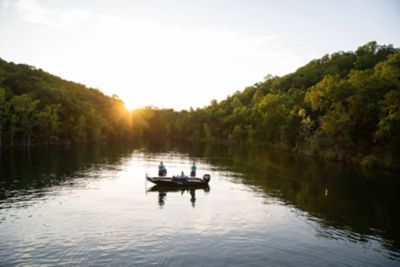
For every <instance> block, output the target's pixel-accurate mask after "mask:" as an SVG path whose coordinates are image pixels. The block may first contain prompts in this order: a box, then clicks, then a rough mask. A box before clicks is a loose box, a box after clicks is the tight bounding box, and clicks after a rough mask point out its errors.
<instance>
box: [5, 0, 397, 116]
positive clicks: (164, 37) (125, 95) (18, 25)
mask: <svg viewBox="0 0 400 267" xmlns="http://www.w3.org/2000/svg"><path fill="white" fill-rule="evenodd" d="M372 40H376V41H377V42H378V43H379V44H393V45H394V46H395V47H400V1H397V0H392V1H391V0H358V1H357V0H340V1H337V0H331V1H329V0H326V1H318V0H315V1H311V0H309V1H300V0H292V1H290V0H279V1H278V0H277V1H267V0H265V1H261V0H260V1H257V0H247V1H246V0H242V1H235V0H230V1H229V0H221V1H218V0H214V1H212V0H201V1H200V0H199V1H194V0H193V1H191V0H182V1H178V0H170V1H167V0H165V1H161V0H160V1H156V0H143V1H131V0H122V1H121V0H113V1H109V0H100V1H94V0H93V1H91V0H87V1H82V0H0V57H1V58H3V59H5V60H7V61H13V62H15V63H25V64H29V65H33V66H35V67H38V68H42V69H43V70H45V71H47V72H50V73H52V74H55V75H57V76H60V77H62V78H64V79H67V80H72V81H75V82H79V83H83V84H85V85H87V86H89V87H95V88H98V89H100V90H101V91H103V92H104V93H105V94H107V95H112V94H116V95H118V96H119V97H120V98H121V99H122V100H124V102H125V104H126V106H127V107H128V108H139V107H143V106H147V105H152V106H158V107H160V108H174V109H175V110H180V109H187V108H189V107H194V108H196V107H203V106H205V105H208V104H209V103H210V102H211V100H212V99H217V100H222V99H224V98H225V97H227V96H228V95H232V94H233V93H234V92H235V91H237V90H243V89H244V88H245V87H246V86H250V85H252V84H254V83H256V82H260V81H262V80H263V78H264V77H265V76H266V75H267V74H272V75H279V76H281V75H284V74H287V73H290V72H293V71H295V70H296V69H297V68H299V67H301V66H302V65H304V64H306V63H307V62H309V61H310V60H312V59H315V58H320V57H322V56H323V55H325V54H327V53H333V52H337V51H340V50H341V51H349V50H355V49H356V48H357V47H358V46H361V45H363V44H365V43H367V42H369V41H372Z"/></svg>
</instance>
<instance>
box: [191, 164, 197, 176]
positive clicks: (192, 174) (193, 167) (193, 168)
mask: <svg viewBox="0 0 400 267" xmlns="http://www.w3.org/2000/svg"><path fill="white" fill-rule="evenodd" d="M196 169H197V168H196V164H195V163H194V161H193V165H192V168H191V172H190V177H196Z"/></svg>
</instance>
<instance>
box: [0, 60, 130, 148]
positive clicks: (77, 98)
mask: <svg viewBox="0 0 400 267" xmlns="http://www.w3.org/2000/svg"><path fill="white" fill-rule="evenodd" d="M130 134H131V127H130V114H129V113H127V112H126V110H125V108H124V103H123V102H122V101H121V100H120V99H118V97H115V96H114V97H108V96H105V95H104V94H103V93H101V92H100V91H99V90H96V89H91V88H86V87H85V86H84V85H81V84H77V83H74V82H69V81H65V80H62V79H60V78H58V77H56V76H53V75H51V74H49V73H46V72H44V71H42V70H40V69H35V68H34V67H32V66H28V65H22V64H19V65H17V64H13V63H8V62H6V61H3V60H1V59H0V146H1V145H3V146H13V145H27V146H29V145H31V144H52V143H78V142H79V143H80V142H90V141H99V140H104V139H121V138H125V137H126V136H129V135H130Z"/></svg>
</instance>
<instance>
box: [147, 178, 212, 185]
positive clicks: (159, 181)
mask: <svg viewBox="0 0 400 267" xmlns="http://www.w3.org/2000/svg"><path fill="white" fill-rule="evenodd" d="M146 179H147V180H148V181H149V182H152V183H154V184H156V185H160V186H179V187H205V186H208V182H209V181H210V179H201V178H197V177H188V178H186V179H180V178H176V177H150V176H146Z"/></svg>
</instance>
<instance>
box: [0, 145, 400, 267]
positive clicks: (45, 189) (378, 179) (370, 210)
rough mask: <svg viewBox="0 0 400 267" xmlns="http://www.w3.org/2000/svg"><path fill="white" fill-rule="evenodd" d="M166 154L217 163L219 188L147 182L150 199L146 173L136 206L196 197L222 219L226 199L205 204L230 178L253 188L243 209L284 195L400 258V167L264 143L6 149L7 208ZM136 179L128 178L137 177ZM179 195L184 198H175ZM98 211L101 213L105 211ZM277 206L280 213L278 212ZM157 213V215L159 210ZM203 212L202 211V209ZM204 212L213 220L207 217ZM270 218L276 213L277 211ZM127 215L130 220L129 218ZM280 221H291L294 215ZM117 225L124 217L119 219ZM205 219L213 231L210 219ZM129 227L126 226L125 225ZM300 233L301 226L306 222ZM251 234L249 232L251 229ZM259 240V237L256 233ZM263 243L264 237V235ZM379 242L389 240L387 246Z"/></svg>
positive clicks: (0, 162) (0, 208) (309, 216)
mask: <svg viewBox="0 0 400 267" xmlns="http://www.w3.org/2000/svg"><path fill="white" fill-rule="evenodd" d="M160 155H162V156H163V157H166V158H173V157H175V160H176V161H175V162H173V163H171V168H174V166H175V168H176V169H181V167H182V166H186V165H187V159H188V158H190V159H196V160H198V161H199V162H200V163H201V164H203V165H207V166H209V167H210V168H211V169H212V170H211V172H214V173H215V174H216V175H215V177H216V179H213V180H212V182H211V183H212V184H211V185H212V186H213V194H211V195H210V196H209V197H208V198H207V199H206V198H200V196H201V195H202V194H199V193H203V192H205V193H208V192H209V191H210V188H209V187H207V188H204V189H185V188H183V189H182V188H171V187H169V188H165V187H159V186H153V187H151V188H150V189H149V190H147V193H148V194H150V195H151V198H152V197H153V196H154V200H153V199H151V201H150V206H146V205H147V202H146V201H147V200H148V199H150V198H148V199H144V198H143V187H142V186H143V180H140V182H139V181H138V182H137V184H135V186H136V187H140V188H141V190H142V191H140V194H137V195H135V197H136V198H135V201H132V203H130V204H131V205H132V206H134V207H135V209H132V210H138V213H141V212H143V213H146V212H147V213H146V214H149V213H151V212H154V210H157V211H159V209H157V208H156V209H154V208H153V209H152V207H154V206H155V207H157V205H158V206H159V207H160V208H164V207H165V208H164V209H163V213H164V214H170V215H171V216H170V217H173V216H176V214H173V213H172V212H173V210H174V209H176V210H179V209H182V208H184V207H185V205H184V204H186V203H187V204H188V205H187V206H189V203H190V205H191V206H192V207H193V208H195V209H191V208H190V206H189V209H190V210H191V211H193V213H194V212H195V211H196V212H198V214H199V213H200V212H199V211H200V210H201V211H202V213H201V214H202V216H205V217H206V216H210V217H211V215H210V214H213V213H212V210H211V211H210V209H211V208H213V209H214V210H213V211H214V212H215V214H217V215H216V216H215V217H213V218H214V219H219V218H220V215H221V214H224V212H225V211H224V210H221V207H222V205H221V207H220V206H218V205H214V206H212V205H208V206H207V205H204V206H203V207H202V204H203V203H206V202H207V201H208V203H209V201H210V199H213V200H218V201H219V202H213V203H222V204H223V203H226V202H227V201H228V199H227V198H229V197H230V195H228V194H225V195H224V194H221V191H223V190H222V189H224V190H225V189H226V187H225V186H228V187H231V186H233V187H234V186H235V185H239V186H241V187H243V188H244V190H247V191H246V193H245V194H244V195H245V197H246V198H245V200H243V201H242V202H238V203H240V205H243V211H239V212H245V210H246V208H248V206H247V205H248V202H249V200H252V201H255V202H257V200H254V199H253V198H252V196H254V195H257V196H261V199H264V200H265V202H263V203H264V204H263V205H264V206H263V208H264V209H263V208H260V209H259V210H256V211H255V212H254V213H249V214H248V217H247V218H255V217H257V216H262V215H264V214H265V213H266V210H267V211H268V207H269V205H270V203H271V202H270V200H271V199H276V200H277V201H278V202H279V205H278V206H279V207H280V208H282V209H293V210H294V213H295V214H302V215H301V216H304V218H303V219H304V221H306V222H307V223H308V224H310V225H313V227H314V228H313V232H312V233H313V234H315V235H316V236H317V237H319V238H321V239H324V240H335V241H336V240H338V241H350V242H352V243H355V244H356V245H359V244H361V247H362V246H364V247H367V246H370V244H371V243H373V244H374V243H379V245H382V246H383V249H382V250H385V249H387V251H386V252H385V253H383V254H390V255H392V256H391V257H393V258H395V260H396V259H397V260H398V259H399V253H398V252H399V251H400V213H399V212H398V203H400V194H398V189H399V188H400V179H398V177H399V175H398V174H399V173H398V172H389V171H382V170H367V169H362V168H359V167H354V166H350V165H343V164H337V163H329V162H323V161H317V160H313V159H306V158H301V157H295V156H293V155H288V154H284V153H273V152H270V151H263V150H261V149H259V148H253V149H248V148H243V147H240V146H235V147H229V146H215V145H213V146H210V145H202V144H183V143H174V144H168V142H166V143H163V144H158V143H150V144H132V145H129V146H128V145H123V146H115V145H113V146H110V145H106V146H85V147H79V148H34V149H32V150H9V151H7V150H3V151H2V153H1V157H0V215H2V214H1V213H4V214H6V213H7V214H10V216H14V215H13V214H11V211H13V212H14V210H13V208H19V207H24V208H25V207H27V205H32V203H38V202H40V201H43V199H46V198H49V197H53V196H54V194H61V193H60V191H61V190H58V189H57V188H58V187H60V188H61V187H63V188H64V189H65V188H72V189H71V191H72V190H73V189H74V188H75V189H76V187H83V188H85V186H86V185H87V184H89V183H90V181H93V180H96V181H97V180H99V179H97V178H98V174H99V173H103V175H102V177H103V178H104V177H106V176H107V175H104V173H105V172H107V170H110V169H118V168H120V167H121V165H123V162H124V160H132V161H136V164H137V165H138V166H139V165H140V166H143V165H146V164H147V165H148V166H150V167H149V168H152V167H153V166H156V165H157V163H158V157H159V156H160ZM171 155H173V156H171ZM182 159H183V160H182ZM180 160H181V161H180ZM139 170H140V171H138V172H136V173H134V174H133V173H129V177H130V178H129V179H133V178H131V177H133V176H134V175H138V176H140V177H142V176H143V175H144V173H145V172H144V170H143V169H139ZM213 178H214V176H213ZM129 179H127V180H128V181H130V180H129ZM222 187H223V188H222ZM131 189H132V188H131ZM132 190H133V189H132ZM196 191H197V192H196ZM110 194H111V195H109V196H107V197H108V198H109V200H110V202H107V201H104V203H103V204H104V205H107V204H109V203H118V205H116V206H115V207H117V210H118V208H119V207H121V206H123V205H124V203H125V202H126V201H129V200H130V199H129V197H133V196H132V195H133V194H132V195H128V196H129V197H128V196H125V195H123V196H125V197H126V199H123V197H121V199H119V198H118V197H119V196H115V195H114V194H113V192H111V193H110ZM104 199H107V198H106V196H103V195H102V196H101V197H100V198H99V200H104ZM107 200H108V199H107ZM175 200H177V201H179V202H173V201H175ZM113 201H114V202H113ZM119 201H121V202H119ZM155 201H157V202H155ZM89 202H90V201H88V203H89ZM261 202H262V201H261ZM49 203H51V202H49ZM253 204H254V203H253ZM211 206H212V207H211ZM115 207H114V206H113V209H110V214H114V212H115V209H114V208H115ZM149 207H150V208H149ZM169 208H171V209H170V212H171V213H168V211H167V210H168V209H169ZM202 208H203V209H202ZM239 208H241V207H239ZM228 209H229V207H228ZM78 210H79V209H78ZM92 211H93V207H89V208H88V214H90V212H92ZM96 211H97V210H96ZM97 212H98V214H101V211H97ZM129 212H133V211H131V210H130V209H126V210H124V212H121V214H122V215H121V214H119V216H120V217H122V218H123V216H127V215H125V214H129ZM271 214H272V215H274V214H273V213H272V212H271ZM61 215H63V214H61ZM94 215H95V214H92V216H94ZM102 215H103V214H102ZM234 215H235V216H232V219H231V221H230V222H232V221H233V222H236V221H235V220H237V221H240V219H238V217H240V215H242V214H236V213H235V214H234ZM236 215H238V216H236ZM73 216H76V215H74V214H72V215H71V218H74V217H73ZM81 216H83V217H85V216H87V213H82V214H81ZM140 216H141V215H139V216H136V217H134V218H135V220H139V221H140V219H138V218H140ZM152 216H153V218H157V216H156V215H155V214H152ZM0 217H1V216H0ZM49 217H50V216H49ZM106 217H110V216H108V214H106V215H104V216H99V219H100V220H103V221H105V222H107V220H105V219H104V218H106ZM117 217H118V216H117ZM243 217H245V216H243ZM4 218H5V215H4ZM163 219H165V218H163ZM196 219H199V218H198V217H196ZM202 219H203V220H204V221H206V219H207V218H202ZM268 219H269V220H270V221H273V216H272V217H268ZM1 220H3V221H4V219H2V218H0V226H1V225H2V224H3V225H4V224H5V223H2V221H1ZM283 220H284V219H283ZM126 221H127V222H128V221H130V220H128V219H126ZM155 221H157V220H155ZM266 221H267V220H266ZM96 223H98V222H97V221H96V222H95V223H94V225H96ZM175 223H177V222H175V221H173V222H171V225H174V224H175ZM178 223H179V222H178ZM280 223H281V224H282V225H287V224H288V222H287V221H282V222H280ZM289 224H290V222H289ZM314 224H315V225H314ZM77 225H78V228H79V227H84V226H81V224H77ZM115 225H119V222H118V223H116V224H115ZM147 225H148V224H143V225H141V226H142V227H144V226H147ZM107 226H108V225H107ZM200 226H203V227H204V228H205V229H208V231H209V228H207V224H206V223H204V225H200ZM200 226H199V227H200ZM40 227H42V224H41V225H40V226H38V228H37V229H39V230H40V229H41V228H40ZM264 227H266V226H265V225H262V226H260V228H259V229H258V230H259V231H260V232H259V233H257V234H260V233H264V231H263V230H264ZM107 229H112V228H107ZM171 229H174V228H173V227H172V228H171ZM152 230H154V229H149V232H151V231H152ZM222 230H224V229H222ZM252 230H253V229H252ZM289 230H291V229H289ZM100 232H101V231H100ZM121 232H123V231H122V230H121ZM4 233H6V232H4ZM299 233H301V232H300V230H299ZM286 237H287V236H286ZM289 237H290V238H291V237H292V236H289ZM10 240H12V238H10ZM243 240H246V237H244V238H243ZM253 240H258V239H257V238H256V237H255V238H254V239H253ZM260 240H261V239H260ZM5 243H6V242H5ZM260 245H264V243H262V240H261V241H260ZM323 245H325V243H324V244H323ZM372 247H373V248H374V249H375V248H376V247H377V246H374V245H372ZM357 249H359V247H357ZM379 249H381V248H380V247H379ZM3 251H5V250H3ZM227 251H228V250H227ZM0 252H1V247H0ZM355 255H356V254H355ZM0 265H1V260H0Z"/></svg>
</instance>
